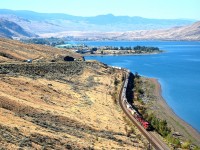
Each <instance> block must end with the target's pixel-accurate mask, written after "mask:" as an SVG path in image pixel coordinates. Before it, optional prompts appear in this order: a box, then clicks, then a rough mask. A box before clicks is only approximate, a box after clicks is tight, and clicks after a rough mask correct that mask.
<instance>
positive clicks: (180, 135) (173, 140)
mask: <svg viewBox="0 0 200 150" xmlns="http://www.w3.org/2000/svg"><path fill="white" fill-rule="evenodd" d="M131 80H132V81H133V82H132V83H131V82H130V83H129V85H128V86H129V87H128V89H129V91H128V92H127V97H128V100H129V101H130V102H131V103H132V104H133V106H134V107H135V108H136V109H137V110H138V112H139V113H140V114H141V115H142V116H143V117H144V118H145V119H146V120H147V121H148V122H149V123H150V124H151V126H152V128H153V130H154V131H156V132H157V133H158V134H159V135H160V136H162V137H163V139H164V140H165V141H166V142H167V143H168V144H169V145H170V146H171V148H173V149H177V148H182V149H195V150H196V149H200V147H199V144H200V140H199V136H200V135H199V133H198V132H197V131H195V130H194V129H193V128H192V127H191V126H189V125H188V124H187V123H185V122H184V121H183V120H181V119H180V118H179V117H177V116H176V115H175V114H174V113H173V111H172V110H171V109H170V108H169V107H168V105H167V104H166V103H165V101H164V100H163V98H162V96H161V88H160V85H159V83H158V82H157V80H156V79H149V78H144V77H141V76H140V75H139V74H138V73H135V74H134V75H133V76H132V78H131Z"/></svg>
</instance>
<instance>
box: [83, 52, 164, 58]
mask: <svg viewBox="0 0 200 150" xmlns="http://www.w3.org/2000/svg"><path fill="white" fill-rule="evenodd" d="M163 52H164V51H163ZM163 52H157V53H141V54H134V53H131V54H128V53H127V54H81V55H82V56H86V57H87V56H140V55H142V56H143V55H156V54H160V53H163Z"/></svg>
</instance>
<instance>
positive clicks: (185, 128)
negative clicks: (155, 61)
mask: <svg viewBox="0 0 200 150" xmlns="http://www.w3.org/2000/svg"><path fill="white" fill-rule="evenodd" d="M149 80H150V81H151V82H152V83H153V84H154V85H155V89H154V94H155V96H156V99H155V101H154V102H153V103H155V105H154V106H157V107H158V109H157V110H156V113H157V114H159V116H160V117H161V118H163V119H166V120H167V122H168V124H169V125H170V126H171V128H172V129H174V130H175V131H176V132H179V133H180V134H181V136H182V137H181V138H188V139H190V140H191V141H192V142H193V143H195V144H197V145H198V146H199V145H200V133H199V132H198V131H197V130H195V129H194V128H193V127H192V126H191V125H189V124H188V123H186V122H185V121H183V120H182V119H181V118H180V117H178V116H177V115H176V114H175V113H174V111H173V110H172V109H171V108H170V107H169V106H168V104H167V103H166V101H165V100H164V99H163V97H162V90H161V86H160V83H159V82H158V80H157V79H154V78H150V79H149Z"/></svg>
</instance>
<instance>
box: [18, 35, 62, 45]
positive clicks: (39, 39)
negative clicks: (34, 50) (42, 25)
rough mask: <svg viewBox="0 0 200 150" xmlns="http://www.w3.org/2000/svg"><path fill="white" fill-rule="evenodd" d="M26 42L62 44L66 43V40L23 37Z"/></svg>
mask: <svg viewBox="0 0 200 150" xmlns="http://www.w3.org/2000/svg"><path fill="white" fill-rule="evenodd" d="M21 41H22V42H24V43H32V44H41V45H49V46H56V45H60V44H65V42H64V40H62V39H60V38H53V37H51V38H31V39H22V40H21Z"/></svg>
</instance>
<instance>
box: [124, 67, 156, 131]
mask: <svg viewBox="0 0 200 150" xmlns="http://www.w3.org/2000/svg"><path fill="white" fill-rule="evenodd" d="M127 72H128V73H127V78H126V80H125V82H124V87H123V90H122V95H121V97H122V100H123V102H124V104H125V105H126V107H127V109H128V111H129V112H130V113H131V114H132V115H133V117H134V118H135V119H136V120H137V121H138V122H139V123H140V124H141V125H142V126H143V127H144V128H145V129H146V130H151V129H152V128H151V125H150V124H149V122H148V121H146V120H144V118H143V117H142V116H141V115H140V114H139V113H138V112H137V111H136V110H135V109H133V107H132V106H131V105H130V104H129V102H128V101H127V98H126V89H127V85H128V78H129V74H130V71H129V70H128V71H127Z"/></svg>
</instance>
